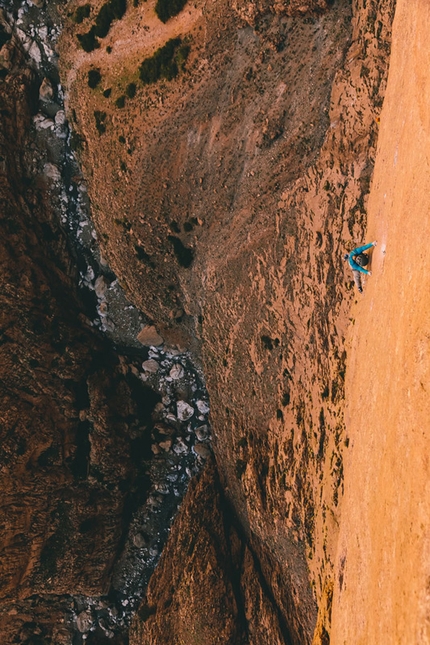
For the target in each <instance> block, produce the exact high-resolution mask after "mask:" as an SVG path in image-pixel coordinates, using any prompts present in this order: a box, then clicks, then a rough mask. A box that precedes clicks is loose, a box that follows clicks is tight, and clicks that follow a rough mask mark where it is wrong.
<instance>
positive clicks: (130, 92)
mask: <svg viewBox="0 0 430 645" xmlns="http://www.w3.org/2000/svg"><path fill="white" fill-rule="evenodd" d="M125 93H126V94H127V96H128V98H129V99H134V97H135V96H136V83H129V84H128V85H127V88H126V90H125Z"/></svg>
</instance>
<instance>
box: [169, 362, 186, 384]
mask: <svg viewBox="0 0 430 645" xmlns="http://www.w3.org/2000/svg"><path fill="white" fill-rule="evenodd" d="M184 373H185V372H184V368H183V367H182V365H181V364H180V363H175V365H173V367H172V369H171V370H170V372H169V376H170V378H171V379H173V380H174V381H176V380H178V379H180V378H182V377H183V376H184Z"/></svg>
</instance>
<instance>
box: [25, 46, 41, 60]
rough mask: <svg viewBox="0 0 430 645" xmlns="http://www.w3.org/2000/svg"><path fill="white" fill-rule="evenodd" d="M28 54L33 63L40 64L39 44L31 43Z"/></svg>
mask: <svg viewBox="0 0 430 645" xmlns="http://www.w3.org/2000/svg"><path fill="white" fill-rule="evenodd" d="M28 54H29V56H30V57H31V58H32V59H33V60H34V62H35V63H37V64H40V63H41V62H42V54H41V53H40V49H39V45H38V44H37V43H36V42H33V43H31V45H30V49H29V50H28Z"/></svg>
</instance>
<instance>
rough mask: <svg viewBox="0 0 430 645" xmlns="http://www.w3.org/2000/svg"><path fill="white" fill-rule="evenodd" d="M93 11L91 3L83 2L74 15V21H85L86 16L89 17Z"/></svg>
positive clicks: (79, 22)
mask: <svg viewBox="0 0 430 645" xmlns="http://www.w3.org/2000/svg"><path fill="white" fill-rule="evenodd" d="M90 13H91V5H90V4H83V5H82V6H80V7H78V8H77V9H76V11H75V16H74V21H75V22H77V23H78V24H79V25H80V24H81V22H83V21H84V19H85V18H88V17H89V15H90Z"/></svg>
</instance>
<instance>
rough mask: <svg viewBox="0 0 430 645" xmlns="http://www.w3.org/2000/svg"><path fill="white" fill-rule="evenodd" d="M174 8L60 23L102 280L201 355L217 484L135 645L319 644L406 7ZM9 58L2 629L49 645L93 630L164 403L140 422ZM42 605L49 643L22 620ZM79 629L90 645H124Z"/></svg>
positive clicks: (188, 515)
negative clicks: (354, 342)
mask: <svg viewBox="0 0 430 645" xmlns="http://www.w3.org/2000/svg"><path fill="white" fill-rule="evenodd" d="M163 4H166V3H160V2H159V3H157V5H156V4H155V2H154V1H148V2H145V3H139V2H134V3H129V4H128V5H127V6H126V10H125V11H122V9H121V7H120V5H121V3H106V5H103V4H102V3H101V2H91V3H88V4H85V5H79V4H78V3H76V2H70V3H65V4H64V5H63V4H60V5H59V9H60V11H61V12H62V19H63V23H64V24H63V31H62V35H61V38H60V41H59V45H58V52H59V54H60V58H59V62H60V75H61V82H62V85H63V88H64V90H65V92H66V115H67V117H68V118H69V119H70V123H71V127H72V129H73V145H74V148H75V150H76V153H77V155H78V156H79V160H80V163H81V168H82V173H83V176H84V178H85V180H86V182H87V185H88V194H89V199H90V203H91V212H92V216H93V220H94V223H95V227H96V230H97V234H98V239H99V240H100V243H101V247H102V254H103V256H105V257H106V258H107V260H108V261H109V264H110V266H111V267H112V269H113V270H114V271H115V274H116V275H117V276H118V279H119V281H120V283H121V284H122V286H123V287H124V289H125V291H126V292H127V295H128V297H129V298H130V300H131V301H132V302H133V303H134V304H135V305H137V306H138V308H139V309H140V310H141V311H142V312H144V314H145V315H146V316H147V318H148V319H150V320H151V321H152V322H153V323H154V324H155V326H156V327H157V330H158V332H159V334H160V335H161V336H160V343H162V342H163V340H164V341H165V345H166V346H168V347H170V348H173V349H174V350H175V351H179V350H184V349H186V350H189V351H191V352H192V353H193V355H194V357H195V360H196V361H197V362H198V363H199V364H200V365H201V366H202V367H203V369H204V374H205V378H206V384H207V388H208V392H209V396H210V401H211V420H212V425H213V431H214V437H213V450H214V454H215V461H214V462H213V463H211V464H210V465H209V466H208V468H207V470H206V472H204V473H203V474H202V475H201V476H200V479H199V480H198V481H195V482H194V483H192V485H191V486H190V490H189V492H188V494H187V497H186V499H185V501H184V504H183V506H182V510H181V512H180V515H179V516H178V519H177V522H176V524H175V525H174V526H173V528H172V531H171V535H170V538H169V541H168V545H167V547H166V549H165V551H164V553H163V557H162V559H161V562H160V565H159V567H158V569H157V571H156V574H155V575H154V577H153V578H152V580H151V582H150V585H149V588H148V590H147V595H146V598H145V599H144V601H143V603H142V605H141V607H140V609H139V611H138V612H137V614H136V616H135V619H134V621H133V626H132V629H131V632H130V642H132V643H134V644H135V645H138V644H141V643H142V644H143V643H145V644H146V643H154V644H156V643H165V642H169V643H178V645H179V644H180V643H199V642H205V643H214V644H215V643H232V644H233V643H249V644H250V645H251V644H252V645H254V644H255V645H257V643H265V642H267V643H294V644H296V643H297V644H298V643H311V642H314V643H315V644H317V643H323V644H326V643H328V642H329V638H330V636H329V635H330V630H331V606H332V597H333V589H334V585H335V567H336V566H338V565H337V564H336V548H337V539H338V534H339V523H340V510H339V509H340V502H341V500H342V496H343V492H344V490H343V489H344V467H343V462H344V455H345V453H346V452H347V450H348V447H349V444H350V440H351V439H350V431H349V426H348V425H346V423H345V384H344V383H345V371H346V359H347V346H346V344H345V334H346V330H347V327H348V322H349V318H350V308H351V304H352V302H353V299H354V292H353V288H352V283H351V276H350V275H349V273H348V270H347V269H346V267H344V265H343V264H342V259H341V258H342V254H343V252H344V251H345V250H349V249H350V248H352V247H353V246H355V245H357V244H358V243H359V242H361V241H363V236H364V234H365V230H366V224H367V205H368V195H369V190H370V182H371V179H372V174H373V166H374V162H375V156H376V143H377V137H378V130H379V121H380V112H381V108H382V103H383V99H384V95H385V89H386V79H387V73H388V62H389V55H390V46H391V24H392V20H393V15H394V7H395V2H394V0H384V1H383V2H376V1H375V0H367V1H365V0H363V1H359V0H357V1H355V2H352V3H342V2H337V1H335V2H328V1H327V2H326V1H325V0H324V1H323V0H320V1H312V2H294V1H291V2H269V1H268V0H267V1H265V0H261V1H259V2H245V1H240V0H236V2H234V3H230V2H227V1H224V0H220V1H219V2H216V3H209V2H203V1H201V0H198V1H196V2H194V3H186V4H185V6H184V7H183V9H182V10H181V11H179V12H177V14H176V15H172V16H171V17H168V18H167V19H165V20H164V18H163V21H161V20H160V18H159V17H158V16H157V13H156V11H154V9H157V11H158V12H159V7H160V5H163ZM168 4H169V3H167V5H168ZM108 5H109V6H112V7H114V6H115V7H116V8H115V9H112V11H114V13H113V14H112V16H113V18H112V20H111V19H109V20H108V21H107V22H105V23H104V26H103V24H102V23H103V20H105V18H103V16H104V15H105V14H106V13H107V12H106V10H104V9H103V7H104V6H108ZM118 7H119V8H118ZM115 11H116V13H115ZM100 16H101V17H100ZM4 33H5V34H6V33H7V30H6V28H5V31H4ZM0 36H1V33H0ZM1 42H2V41H0V43H1ZM12 43H13V40H11V39H8V38H7V37H5V43H4V44H3V47H2V50H1V53H2V55H3V59H4V60H5V61H6V60H13V56H17V57H18V58H17V59H16V61H14V62H13V65H16V68H15V67H13V66H12V63H8V64H9V67H7V65H6V64H5V67H4V69H6V73H5V74H3V75H2V81H1V82H2V84H3V85H4V87H5V88H7V91H5V92H4V98H3V95H2V100H3V101H4V102H5V105H4V108H2V109H3V112H2V115H3V117H2V118H3V121H2V128H3V133H4V135H3V136H4V148H5V153H4V155H3V153H2V155H3V158H4V160H6V161H5V165H4V171H5V174H4V195H5V204H6V206H5V211H4V212H5V213H6V216H5V217H4V226H8V227H9V228H8V229H7V231H8V235H7V236H4V245H5V248H4V250H3V251H2V256H1V257H2V261H3V258H4V264H5V272H4V273H3V276H4V279H5V280H6V282H5V284H7V285H9V286H8V288H7V289H3V296H2V297H4V298H8V300H5V306H4V307H3V308H2V310H3V315H5V316H6V313H7V316H6V319H5V322H4V325H3V326H2V329H3V328H4V334H5V338H6V341H7V342H6V341H5V342H4V343H3V345H2V351H4V352H5V359H4V361H3V362H2V364H3V366H4V369H5V375H7V380H6V385H7V387H8V388H9V389H8V390H7V392H10V394H9V395H8V396H9V399H8V400H9V401H14V402H15V403H14V405H15V407H16V410H15V417H14V412H13V405H11V403H8V402H7V400H5V405H4V415H5V417H6V415H8V418H7V419H6V418H5V423H4V428H5V435H4V436H5V439H4V446H5V450H6V451H7V450H9V453H7V454H6V457H5V462H4V463H5V468H4V471H3V472H4V477H5V480H4V481H5V483H4V489H5V490H8V491H9V490H10V491H11V493H10V496H11V497H10V501H9V502H6V507H7V509H8V511H7V513H8V517H10V518H14V517H15V518H16V520H12V519H11V521H10V525H9V524H8V525H7V527H6V528H5V531H6V533H5V537H4V539H3V544H4V545H5V546H8V548H10V549H11V551H10V553H13V554H15V555H14V556H13V557H11V556H10V555H6V557H5V560H4V565H3V564H2V568H3V566H4V568H5V572H8V571H9V572H10V573H8V574H7V576H8V577H6V578H5V579H6V582H5V584H4V586H3V587H2V594H3V595H4V598H5V601H4V605H3V608H4V612H5V615H7V616H8V619H7V620H8V621H9V622H8V624H10V625H11V627H10V630H12V631H13V630H15V632H13V633H15V634H17V633H19V629H24V627H23V625H26V624H27V623H31V624H33V623H35V624H36V626H37V629H39V630H42V631H41V632H40V633H42V632H43V633H45V635H46V638H48V636H49V637H50V638H51V639H52V642H57V641H56V640H55V639H57V640H58V639H59V637H58V636H56V635H55V634H54V633H53V632H52V625H53V624H54V623H55V625H59V624H60V623H61V620H62V619H64V616H67V611H66V610H67V609H68V610H69V612H70V613H69V620H70V621H71V622H73V620H75V623H74V624H76V615H77V611H78V610H77V609H76V607H75V606H72V605H70V603H71V601H70V599H69V595H70V594H82V595H86V596H91V595H92V596H99V595H102V594H107V593H108V591H109V589H110V588H111V581H112V575H113V570H114V564H115V562H117V559H118V553H119V551H121V549H122V548H123V545H124V540H125V537H124V535H125V532H126V531H127V526H128V524H127V522H130V521H131V518H132V517H133V512H134V511H135V509H136V504H137V505H138V503H139V501H137V502H136V503H135V506H133V504H131V506H130V505H129V500H130V498H131V499H132V500H133V499H134V500H135V499H136V498H138V497H139V496H142V495H144V494H145V493H144V492H143V491H145V490H146V491H148V488H146V489H145V481H142V477H143V474H144V473H143V472H142V470H141V465H140V462H139V460H136V459H135V458H134V449H135V446H136V444H135V443H133V441H134V440H135V438H136V431H137V428H140V430H141V431H142V432H143V433H144V432H145V431H144V426H145V424H144V423H142V415H143V417H144V418H145V414H146V415H147V417H146V419H147V425H148V423H150V421H149V418H150V410H151V406H153V405H154V404H155V400H154V399H153V395H152V394H150V391H149V390H145V393H146V395H147V396H148V407H146V406H145V405H144V408H145V409H144V410H142V409H141V408H140V407H139V404H138V402H140V401H141V397H142V396H143V394H142V392H141V391H139V394H138V395H136V389H135V385H133V384H132V383H134V382H133V378H132V376H133V374H134V372H133V370H132V369H131V368H128V367H124V360H119V359H118V358H115V356H114V354H113V353H112V350H110V349H107V346H106V345H105V344H104V341H101V340H100V338H98V336H96V335H95V333H94V330H93V329H92V328H90V327H89V326H88V325H87V324H86V321H85V316H84V315H83V309H82V304H81V303H79V301H78V299H77V297H76V296H75V295H73V277H74V269H73V266H72V260H71V259H70V258H73V253H72V254H71V255H70V253H69V252H67V253H66V247H67V243H66V241H65V238H64V236H63V234H62V232H61V229H60V227H58V226H57V224H56V223H55V221H54V217H53V215H52V211H51V202H52V201H55V199H58V198H59V197H58V195H57V196H56V195H55V191H53V189H52V186H51V184H50V183H49V170H50V169H49V167H48V168H47V169H46V168H45V170H44V172H43V173H40V176H38V173H37V171H36V170H37V169H36V170H35V169H33V170H32V172H31V173H30V172H29V170H28V168H32V164H33V165H34V163H35V162H34V161H33V156H34V155H35V154H36V152H35V143H34V142H32V141H31V139H30V138H29V135H28V134H27V133H28V132H29V123H30V118H31V109H32V105H33V106H34V103H35V102H36V104H37V92H38V91H39V86H40V79H39V80H38V82H37V83H36V84H34V83H33V81H32V78H31V75H32V71H31V69H30V68H29V67H25V64H24V62H23V61H21V60H20V59H19V55H18V53H16V52H18V51H19V48H18V50H17V49H16V48H15V49H13V47H12ZM22 55H23V54H22ZM11 66H12V67H11ZM21 86H24V87H25V88H27V90H26V91H27V92H28V95H26V94H23V93H22V91H21V90H20V88H21ZM35 88H36V89H35ZM27 96H28V98H27ZM36 109H37V105H36V106H35V107H34V110H36ZM18 116H19V119H20V120H19V121H18ZM12 118H14V119H15V121H16V122H15V123H12V121H11V119H12ZM13 128H17V129H18V131H19V132H20V133H21V135H20V136H21V138H18V140H15V141H14V137H13V136H12V129H13ZM15 160H18V164H19V165H18V166H16V163H17V162H16V161H15ZM45 161H47V162H48V163H49V159H46V160H45ZM46 171H48V178H47V176H46V175H47V172H46ZM51 174H52V173H51ZM26 177H31V182H30V181H27V182H26V180H25V178H26ZM28 184H31V185H28ZM17 195H20V198H18V197H17ZM7 213H10V215H7ZM9 220H10V221H13V227H15V229H13V230H12V229H11V230H9V229H10V227H11V226H12V224H11V223H10V222H9ZM8 222H9V223H8ZM29 223H31V225H29ZM13 227H12V228H13ZM61 262H63V264H61ZM6 276H9V277H6ZM17 276H22V277H20V278H19V283H18V278H17ZM12 285H15V286H14V287H12ZM7 294H9V295H7ZM8 321H9V322H8ZM10 321H13V324H12V323H11V322H10ZM11 325H12V331H13V333H12V334H11V331H10V329H11ZM34 326H36V328H37V330H36V331H34V330H33V327H34ZM28 330H33V331H28ZM14 334H15V335H14ZM20 355H21V356H22V360H19V359H17V357H18V356H20ZM13 361H15V363H14V365H17V367H16V366H15V367H12V364H13ZM139 384H140V386H141V381H139ZM36 385H37V386H39V387H40V388H41V391H40V393H38V392H36V390H35V388H36ZM136 387H137V386H136ZM36 389H37V388H36ZM136 397H137V398H136ZM26 410H28V411H27V412H26ZM46 412H48V414H46ZM20 428H22V430H20ZM8 433H9V434H8ZM20 433H21V434H22V436H23V438H24V439H23V441H24V443H23V448H22V449H17V448H16V446H18V447H19V445H20V443H19V438H20V436H21V435H20ZM8 437H9V439H8V440H9V443H10V446H9V449H8V448H7V446H8V443H7V438H8ZM149 443H151V441H149ZM168 449H169V448H168ZM20 450H22V451H23V452H22V454H20ZM119 455H121V456H119ZM7 459H10V460H11V461H10V466H7V462H6V460H7ZM29 464H30V465H29ZM94 473H96V474H94ZM14 481H16V482H17V485H16V486H15V487H14V483H13V482H14ZM123 482H126V484H124V483H123ZM146 486H147V487H148V484H147V483H146ZM26 491H28V492H26ZM24 493H26V494H25V495H24ZM47 496H48V500H49V501H48V502H46V497H47ZM42 500H45V501H44V502H43V503H44V504H45V506H43V505H41V504H42ZM30 509H31V511H30ZM33 509H34V510H33ZM127 509H128V510H127ZM127 513H128V515H127ZM47 517H50V518H51V519H50V520H49V522H48V521H47V519H46V518H47ZM37 518H39V520H38V519H37ZM20 523H21V524H20ZM47 526H49V528H48V529H47ZM17 536H18V537H17ZM19 536H22V537H19ZM19 540H24V541H25V544H24V543H22V544H21V542H20V541H19ZM91 540H92V541H91ZM89 541H91V547H90V548H89V547H88V544H89ZM83 552H85V553H86V554H88V555H89V556H90V557H83ZM29 553H31V555H29ZM29 596H31V597H32V598H33V599H32V600H31V602H36V601H34V597H36V599H37V603H38V604H37V603H36V604H37V606H38V607H39V606H41V605H42V604H43V603H46V602H49V603H50V606H51V605H52V606H53V607H55V612H57V614H56V615H57V616H58V618H56V617H55V618H52V617H51V619H50V618H49V615H48V614H47V613H46V611H45V613H44V612H43V611H42V612H41V615H43V616H44V618H43V619H42V618H40V620H39V619H38V620H36V621H35V620H33V619H32V620H30V619H28V620H27V615H28V614H31V613H32V612H35V611H36V610H35V609H32V608H31V609H29V608H28V603H29V602H30V601H29V600H26V598H28V597H29ZM48 596H49V598H48V600H47V597H48ZM18 600H19V603H20V604H19V603H18ZM17 603H18V604H17ZM67 603H69V605H68V606H67V607H66V605H67ZM84 609H85V611H84ZM80 610H81V613H82V614H85V612H87V613H88V608H87V607H82V606H81V607H80ZM102 610H103V607H102V608H101V609H100V608H99V609H98V611H102ZM53 611H54V610H53ZM94 611H95V610H94ZM25 612H27V613H25ZM73 612H74V614H73ZM23 616H24V617H23ZM60 616H62V617H63V618H60ZM73 616H74V618H73ZM84 618H85V616H84ZM84 618H82V620H81V623H82V621H84ZM50 620H51V626H50V627H49V629H50V630H51V631H49V629H48V627H46V629H45V627H44V626H43V625H44V624H45V623H46V625H48V626H49V624H50ZM26 621H27V622H26ZM44 621H45V622H44ZM17 625H18V627H17ZM40 625H42V626H40ZM102 625H103V623H102ZM80 626H81V627H82V629H81V630H80V633H85V634H87V635H88V639H89V640H90V641H91V642H94V643H96V642H100V643H101V642H104V641H103V639H104V638H107V635H106V634H107V633H108V635H110V636H112V637H114V638H117V637H118V638H123V637H124V638H125V636H123V635H121V636H115V635H114V631H112V632H111V631H110V630H111V627H109V628H106V629H102V627H100V624H99V626H98V627H97V629H96V628H95V627H94V626H92V623H91V622H89V623H88V625H87V627H86V628H85V625H82V624H80ZM8 629H9V627H8ZM25 629H27V631H28V633H29V634H30V632H31V629H32V627H31V626H30V627H28V626H27V627H26V628H25ZM90 629H92V630H93V631H89V630H90ZM43 630H45V632H44V631H43ZM12 631H9V632H5V633H7V634H9V633H12ZM22 633H24V632H22ZM25 633H26V634H27V632H25ZM30 636H31V634H30V635H27V636H26V638H30ZM19 638H21V639H22V641H23V642H24V636H18V639H19ZM67 638H70V630H69V632H68V631H67V629H66V628H64V636H63V642H65V643H66V642H69V641H68V640H67ZM77 638H81V636H77ZM91 639H92V640H91ZM18 642H20V641H19V640H18ZM29 642H32V641H29ZM58 642H60V641H59V640H58ZM351 642H352V641H351Z"/></svg>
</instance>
